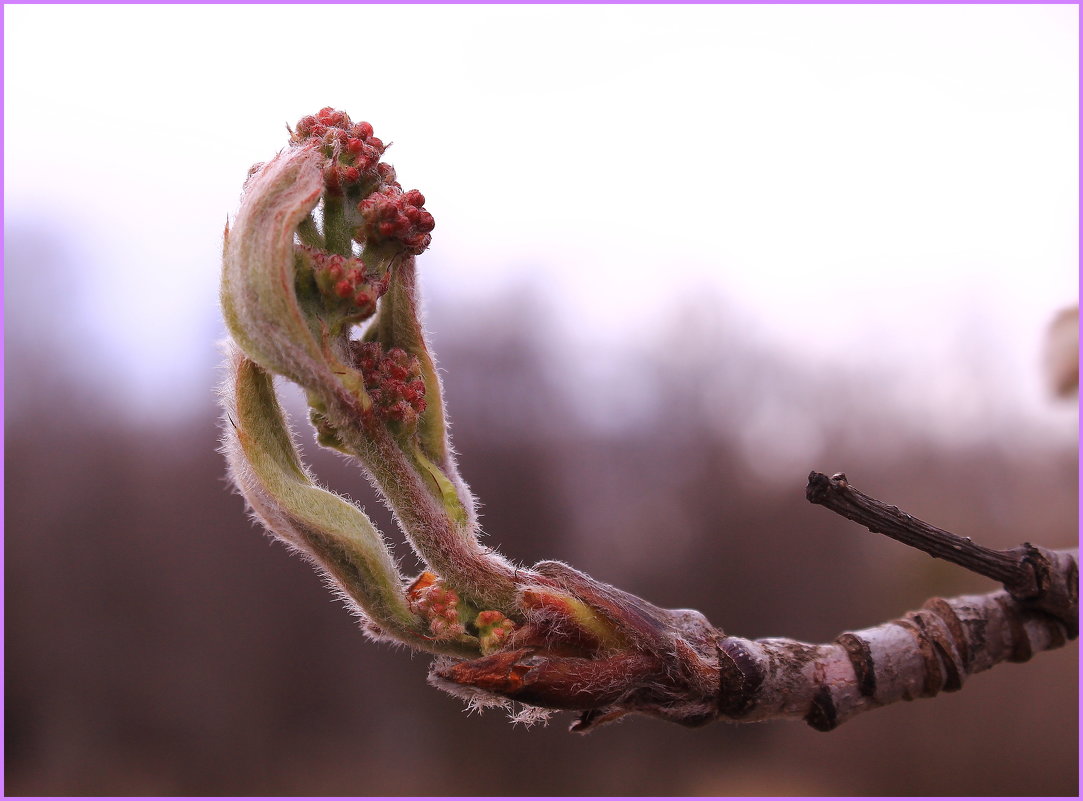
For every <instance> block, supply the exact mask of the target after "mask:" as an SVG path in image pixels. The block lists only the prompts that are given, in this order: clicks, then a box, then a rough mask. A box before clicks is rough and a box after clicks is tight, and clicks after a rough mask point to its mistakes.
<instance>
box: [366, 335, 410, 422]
mask: <svg viewBox="0 0 1083 801" xmlns="http://www.w3.org/2000/svg"><path fill="white" fill-rule="evenodd" d="M358 356H359V358H358V365H359V366H360V368H361V375H363V376H364V378H365V391H366V392H368V394H369V397H370V398H371V399H372V408H373V411H374V412H375V413H376V415H377V416H378V417H380V418H381V419H383V420H395V421H398V422H401V423H405V424H406V425H407V426H411V425H414V424H415V423H416V422H417V418H418V416H419V415H420V414H421V413H422V412H423V411H425V382H424V381H423V380H422V378H421V363H420V362H419V361H418V359H417V357H416V356H411V355H410V354H408V353H407V352H406V351H404V350H403V349H402V348H391V349H390V350H388V351H387V352H386V353H385V352H384V349H383V346H382V345H380V343H378V342H362V343H361V344H360V347H359V354H358Z"/></svg>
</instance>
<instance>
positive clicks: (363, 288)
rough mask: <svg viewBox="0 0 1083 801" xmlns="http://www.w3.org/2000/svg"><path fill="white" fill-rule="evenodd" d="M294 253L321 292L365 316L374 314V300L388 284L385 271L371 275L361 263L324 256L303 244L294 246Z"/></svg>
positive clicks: (332, 254)
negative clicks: (345, 303)
mask: <svg viewBox="0 0 1083 801" xmlns="http://www.w3.org/2000/svg"><path fill="white" fill-rule="evenodd" d="M297 251H298V253H299V254H300V255H301V256H302V258H304V259H305V260H306V261H307V262H308V265H309V266H310V267H311V269H312V275H313V277H314V278H315V279H316V286H317V287H319V290H320V292H321V293H323V294H324V295H325V296H329V297H334V298H338V299H339V300H343V301H346V302H347V303H349V304H351V305H353V306H356V307H357V309H358V310H359V312H361V313H362V314H364V315H365V316H368V315H369V314H371V313H372V312H373V311H375V309H376V301H377V300H378V299H379V298H380V297H381V296H382V295H383V294H384V293H385V292H386V291H387V288H388V285H389V284H390V281H391V274H390V273H389V272H384V273H383V274H381V275H379V276H373V275H371V274H369V273H368V272H367V271H366V267H365V262H363V261H362V260H361V259H358V258H355V257H352V256H340V255H339V254H337V253H328V252H327V251H324V250H320V249H318V248H311V247H308V246H307V245H298V246H297Z"/></svg>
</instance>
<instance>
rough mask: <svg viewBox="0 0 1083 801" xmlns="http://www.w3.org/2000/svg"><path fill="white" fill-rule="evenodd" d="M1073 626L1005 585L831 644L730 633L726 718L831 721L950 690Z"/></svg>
mask: <svg viewBox="0 0 1083 801" xmlns="http://www.w3.org/2000/svg"><path fill="white" fill-rule="evenodd" d="M1070 636H1072V635H1069V632H1068V630H1067V627H1066V626H1065V625H1064V623H1063V622H1062V621H1059V620H1057V619H1055V618H1053V617H1051V616H1050V615H1048V614H1046V613H1044V612H1041V611H1038V610H1035V609H1031V608H1028V607H1026V606H1025V605H1023V604H1021V603H1020V602H1019V601H1017V600H1015V599H1014V598H1012V597H1011V596H1010V595H1009V594H1008V593H1007V592H1005V591H1003V590H999V591H997V592H992V593H989V594H988V595H964V596H960V597H958V598H950V599H944V598H933V599H930V600H929V601H927V602H926V603H925V605H924V606H923V607H922V608H921V609H919V610H917V611H915V612H909V613H907V614H906V615H904V616H903V617H901V618H899V619H897V620H893V621H891V622H889V623H884V624H881V625H879V626H875V627H872V628H868V629H862V630H860V631H852V632H845V633H843V634H840V635H839V636H838V637H836V638H835V640H834V642H832V643H829V644H827V645H810V644H808V643H803V642H798V641H796V640H790V639H781V638H767V639H760V640H745V639H741V638H739V637H727V638H725V639H724V640H722V642H721V643H720V644H719V659H720V664H719V671H720V676H721V682H720V686H719V698H720V701H719V708H718V716H719V718H720V719H723V720H728V721H731V722H741V723H749V722H753V721H761V720H772V719H778V718H798V719H803V720H804V721H805V722H806V723H808V724H809V725H810V726H812V727H813V728H814V729H817V730H819V731H831V730H832V729H834V728H835V727H837V726H838V725H840V724H841V723H844V722H846V721H847V720H850V719H851V718H853V717H855V716H856V715H858V714H860V713H862V712H868V711H870V710H873V709H878V708H880V707H883V706H887V705H888V704H892V703H895V702H897V701H912V700H914V699H915V698H932V697H934V696H936V695H937V694H939V693H940V692H953V691H955V690H959V689H961V688H962V686H963V682H964V681H965V680H966V678H967V677H968V676H970V675H972V674H974V673H978V672H980V671H983V670H988V669H989V668H991V667H993V666H994V665H996V664H998V663H1000V662H1025V661H1027V660H1029V659H1030V658H1031V657H1032V656H1033V655H1034V654H1036V653H1039V652H1041V651H1047V650H1051V649H1054V648H1060V647H1061V646H1063V645H1064V644H1065V643H1066V642H1067V641H1068V639H1069V638H1070Z"/></svg>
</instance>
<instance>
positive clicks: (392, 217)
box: [357, 184, 436, 256]
mask: <svg viewBox="0 0 1083 801" xmlns="http://www.w3.org/2000/svg"><path fill="white" fill-rule="evenodd" d="M424 206H425V196H424V195H423V194H421V193H420V192H419V191H417V190H416V189H411V190H410V191H409V192H403V191H402V189H400V188H399V187H398V185H397V184H396V185H387V186H384V187H382V188H381V189H380V190H379V191H377V192H373V193H372V194H371V195H369V196H368V197H366V198H365V199H364V200H362V201H361V203H360V204H358V207H357V208H358V210H359V211H360V212H361V216H362V217H363V218H364V220H365V222H364V225H362V227H361V231H360V236H362V237H364V238H365V239H366V240H368V241H374V242H375V241H381V240H396V241H398V242H401V243H402V244H403V246H404V247H405V248H406V250H407V251H408V252H409V253H413V254H414V255H415V256H416V255H417V254H419V253H422V252H424V250H425V249H426V248H427V247H428V246H429V243H430V242H432V236H430V235H429V232H430V231H432V229H433V228H434V227H435V226H436V221H435V220H433V218H432V215H431V214H429V212H427V211H426V210H425V208H424Z"/></svg>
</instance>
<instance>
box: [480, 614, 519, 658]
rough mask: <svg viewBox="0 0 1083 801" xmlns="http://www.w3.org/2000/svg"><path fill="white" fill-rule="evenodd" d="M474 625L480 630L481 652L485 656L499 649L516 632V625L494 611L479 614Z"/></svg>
mask: <svg viewBox="0 0 1083 801" xmlns="http://www.w3.org/2000/svg"><path fill="white" fill-rule="evenodd" d="M474 625H475V626H476V627H477V629H478V641H479V642H480V643H481V652H482V653H484V654H488V653H491V652H492V651H496V650H497V649H499V648H500V647H501V646H502V645H504V643H506V642H507V640H508V637H510V636H511V633H512V632H513V631H515V623H513V622H512V621H511V620H509V619H508V618H507V617H505V616H504V614H503V613H501V612H497V611H495V610H492V609H486V610H485V611H483V612H478V616H477V617H476V618H474Z"/></svg>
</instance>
